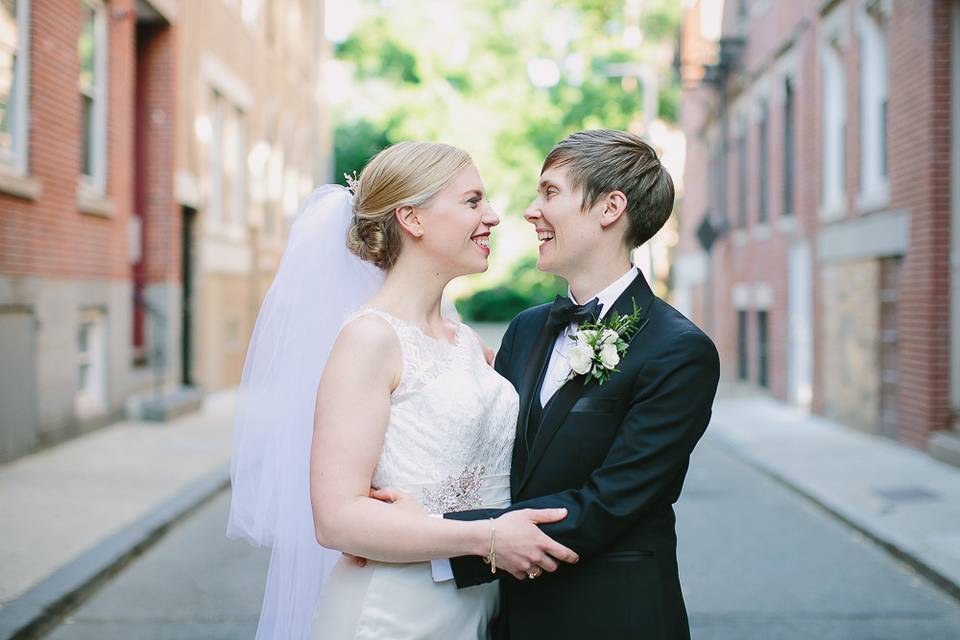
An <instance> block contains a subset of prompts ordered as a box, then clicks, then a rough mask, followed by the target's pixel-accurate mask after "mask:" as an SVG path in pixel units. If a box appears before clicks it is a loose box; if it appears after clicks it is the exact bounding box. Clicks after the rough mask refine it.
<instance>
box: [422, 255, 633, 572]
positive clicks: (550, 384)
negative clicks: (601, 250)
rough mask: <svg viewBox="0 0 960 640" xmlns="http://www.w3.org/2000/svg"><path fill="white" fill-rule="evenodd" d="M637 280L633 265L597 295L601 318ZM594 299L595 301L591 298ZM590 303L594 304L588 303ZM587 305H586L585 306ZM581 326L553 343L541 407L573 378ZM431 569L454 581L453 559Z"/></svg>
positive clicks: (572, 327) (437, 562)
mask: <svg viewBox="0 0 960 640" xmlns="http://www.w3.org/2000/svg"><path fill="white" fill-rule="evenodd" d="M636 277H637V268H636V267H634V266H633V265H631V266H630V269H629V271H627V272H626V273H625V274H623V275H622V276H620V277H619V278H617V279H616V280H615V281H614V282H612V283H611V284H610V285H609V286H608V287H607V288H606V289H604V290H603V291H601V292H600V293H598V294H597V296H596V297H597V298H598V299H599V301H600V304H601V305H603V306H602V307H601V308H600V318H601V319H602V318H604V317H605V316H606V315H607V313H609V311H610V309H612V308H613V303H614V302H616V301H617V298H619V297H620V296H621V295H623V292H624V291H626V290H627V287H629V286H630V284H631V283H632V282H633V281H634V279H635V278H636ZM567 295H568V296H570V299H571V300H573V301H574V302H575V303H576V304H581V303H580V302H577V299H576V298H574V297H573V292H572V291H570V290H569V289H568V290H567ZM591 299H592V298H591ZM586 302H590V300H587V301H586ZM584 304H585V303H584ZM578 327H579V325H578V324H577V323H575V322H573V323H570V325H569V326H568V327H567V328H565V329H564V330H563V331H561V332H560V335H559V336H557V340H556V342H554V343H553V351H552V352H551V353H550V362H549V363H548V364H547V372H546V373H545V374H544V375H543V385H542V386H541V387H540V406H541V407H545V406H547V403H548V402H550V398H552V397H553V394H555V393H556V392H557V390H558V389H560V387H561V386H563V382H564V380H566V379H567V376H569V375H570V371H571V369H570V362H569V360H568V359H567V350H569V349H570V347H572V346H573V344H574V342H573V340H571V339H570V336H572V335H574V334H576V333H577V329H578ZM436 517H438V518H442V517H443V516H441V515H436ZM430 568H431V571H432V573H433V581H434V582H444V581H446V580H453V567H451V566H450V561H449V560H431V561H430Z"/></svg>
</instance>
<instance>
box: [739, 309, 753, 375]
mask: <svg viewBox="0 0 960 640" xmlns="http://www.w3.org/2000/svg"><path fill="white" fill-rule="evenodd" d="M749 378H750V365H749V361H748V359H747V312H746V311H745V310H742V309H741V310H740V311H737V379H739V380H742V381H744V382H746V381H747V380H748V379H749Z"/></svg>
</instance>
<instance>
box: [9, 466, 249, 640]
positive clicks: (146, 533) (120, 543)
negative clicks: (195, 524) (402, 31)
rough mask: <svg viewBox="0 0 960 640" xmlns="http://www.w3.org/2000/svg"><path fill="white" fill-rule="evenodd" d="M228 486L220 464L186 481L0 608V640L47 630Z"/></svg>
mask: <svg viewBox="0 0 960 640" xmlns="http://www.w3.org/2000/svg"><path fill="white" fill-rule="evenodd" d="M229 484H230V467H229V465H228V464H224V465H222V466H221V467H220V468H218V469H216V470H215V471H213V472H211V473H209V474H207V475H206V476H205V477H202V478H200V479H199V480H195V481H194V482H191V483H190V484H188V485H187V486H186V487H185V488H184V489H183V490H181V491H180V492H179V493H178V494H177V495H176V496H174V497H173V498H171V499H170V500H168V501H167V502H165V503H163V504H161V505H160V506H159V507H157V508H155V509H154V510H153V511H151V512H149V513H148V514H146V515H145V516H143V517H142V518H140V519H139V520H137V521H136V522H133V523H131V524H129V525H127V526H126V527H124V528H123V529H121V530H120V531H118V532H117V533H115V534H113V535H111V536H109V537H108V538H106V539H104V540H102V541H101V542H99V543H97V544H96V545H94V546H93V547H92V548H90V549H89V550H87V551H85V552H83V553H81V554H80V555H79V556H78V557H76V558H74V559H73V560H71V561H70V562H68V563H67V564H66V565H64V566H63V567H61V568H60V569H58V570H57V571H55V572H54V573H53V574H51V575H50V576H48V577H47V578H45V579H44V580H43V581H41V582H40V583H39V584H37V585H36V586H35V587H33V588H32V589H30V590H29V591H27V592H26V593H24V594H23V595H22V596H20V597H19V598H17V599H16V600H13V601H12V602H10V603H9V604H8V605H6V606H4V607H3V608H2V609H0V640H23V639H25V638H36V637H40V636H41V635H42V634H43V633H44V632H46V631H49V630H50V629H51V628H52V627H53V626H55V625H56V624H58V623H59V622H60V621H61V620H62V619H63V618H64V617H65V616H66V615H67V614H69V613H70V612H71V611H73V610H74V609H75V608H76V607H77V606H79V605H80V604H81V603H83V602H84V600H85V599H86V598H87V597H88V596H89V595H90V594H92V593H93V592H94V591H95V590H96V588H97V587H99V586H100V585H101V584H103V583H104V582H106V581H107V580H109V579H110V578H111V577H113V576H114V575H116V574H117V573H119V571H120V570H121V569H122V568H123V567H124V566H125V565H126V564H127V563H128V562H130V561H131V560H133V559H134V558H136V557H137V556H138V555H140V554H141V553H143V552H144V551H146V550H147V549H149V548H150V547H151V546H152V545H153V544H154V543H155V542H157V541H158V540H159V539H160V538H161V537H162V536H163V535H164V534H165V533H166V532H167V530H168V529H170V527H171V526H173V525H174V524H176V523H177V522H178V521H180V520H182V519H183V518H185V517H186V516H188V515H190V514H191V513H192V512H193V511H195V510H196V509H197V508H199V507H200V506H201V505H203V504H204V503H205V502H207V501H208V500H210V499H211V498H213V497H214V496H215V495H217V494H218V493H220V491H222V490H223V489H225V488H227V486H228V485H229Z"/></svg>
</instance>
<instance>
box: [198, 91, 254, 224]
mask: <svg viewBox="0 0 960 640" xmlns="http://www.w3.org/2000/svg"><path fill="white" fill-rule="evenodd" d="M212 95H213V98H212V104H211V118H210V198H209V203H208V209H209V210H208V218H209V222H210V223H211V224H212V225H214V226H221V225H231V226H237V227H242V226H243V224H244V223H245V222H246V205H247V202H246V170H245V169H246V143H245V140H244V132H243V121H242V115H241V111H240V110H239V109H237V108H236V107H234V106H233V105H231V104H230V103H229V102H227V100H226V98H224V97H223V96H222V95H220V94H219V93H217V92H216V91H214V92H213V94H212Z"/></svg>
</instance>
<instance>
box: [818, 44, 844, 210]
mask: <svg viewBox="0 0 960 640" xmlns="http://www.w3.org/2000/svg"><path fill="white" fill-rule="evenodd" d="M821 54H822V57H821V65H822V67H821V71H822V76H821V78H822V85H823V124H822V127H821V128H822V131H823V140H822V153H823V157H822V161H821V166H822V172H823V173H822V176H821V186H820V188H821V202H820V204H821V216H822V217H824V218H827V219H832V218H836V217H839V216H840V215H842V213H843V210H844V198H845V196H844V193H845V191H846V176H845V174H846V166H845V155H846V141H845V139H846V131H847V115H846V108H847V107H846V95H845V91H846V74H845V73H844V69H843V57H842V53H841V50H840V45H839V44H838V43H837V42H836V41H835V40H831V41H830V42H829V43H827V44H826V45H825V46H824V47H822V49H821Z"/></svg>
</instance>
